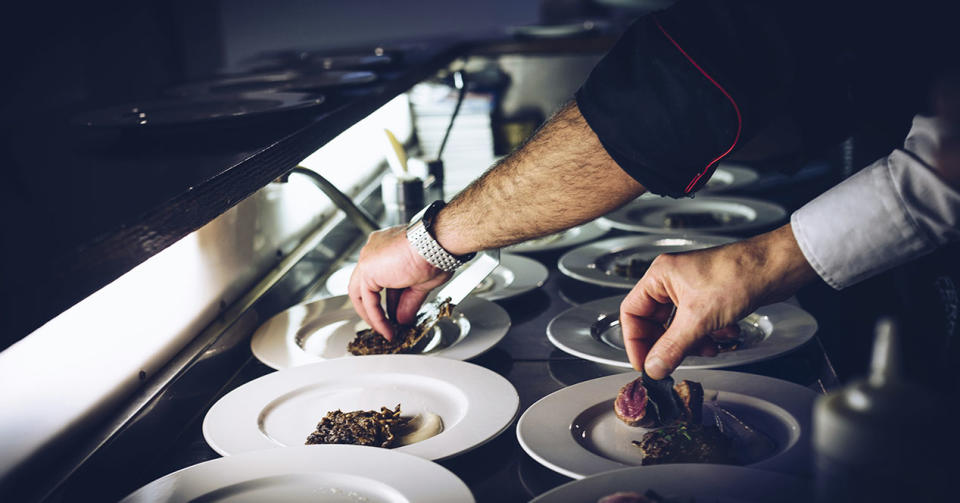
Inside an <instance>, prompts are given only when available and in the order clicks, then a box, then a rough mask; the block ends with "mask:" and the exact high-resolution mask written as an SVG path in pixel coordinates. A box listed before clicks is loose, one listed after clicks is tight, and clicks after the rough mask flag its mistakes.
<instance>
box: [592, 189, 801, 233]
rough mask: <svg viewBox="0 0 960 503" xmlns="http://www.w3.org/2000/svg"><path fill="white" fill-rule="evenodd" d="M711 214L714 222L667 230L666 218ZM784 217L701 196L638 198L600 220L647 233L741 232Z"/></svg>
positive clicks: (749, 204)
mask: <svg viewBox="0 0 960 503" xmlns="http://www.w3.org/2000/svg"><path fill="white" fill-rule="evenodd" d="M704 215H706V216H710V215H714V216H717V217H718V218H720V219H729V220H722V221H721V220H716V221H713V222H705V223H694V224H689V225H686V226H684V227H668V226H667V223H666V220H667V219H668V218H696V217H702V216H704ZM786 217H787V210H785V209H784V208H783V207H782V206H780V205H778V204H774V203H770V202H767V201H761V200H759V199H750V198H746V197H720V196H700V197H695V198H693V199H670V198H667V197H658V198H638V199H635V200H633V201H631V202H630V203H628V204H627V205H626V206H623V207H622V208H620V209H618V210H615V211H613V212H611V213H608V214H607V215H606V216H605V217H603V218H601V219H600V220H602V221H603V222H604V223H605V224H607V225H609V226H610V227H613V228H615V229H622V230H625V231H631V232H646V233H650V234H694V233H715V234H728V233H741V232H747V231H752V230H757V229H764V228H768V227H772V226H773V225H774V224H777V223H779V222H781V221H783V220H784V219H785V218H786Z"/></svg>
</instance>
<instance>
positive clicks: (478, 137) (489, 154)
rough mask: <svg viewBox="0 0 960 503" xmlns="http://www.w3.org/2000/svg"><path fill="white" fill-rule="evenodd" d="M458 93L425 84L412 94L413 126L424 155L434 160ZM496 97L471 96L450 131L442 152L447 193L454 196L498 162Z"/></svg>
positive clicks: (485, 95)
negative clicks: (494, 120)
mask: <svg viewBox="0 0 960 503" xmlns="http://www.w3.org/2000/svg"><path fill="white" fill-rule="evenodd" d="M458 92H459V91H457V90H456V89H453V88H451V87H449V86H445V85H442V84H433V83H422V84H418V85H416V86H414V88H413V89H412V90H411V91H410V105H411V107H412V108H413V117H414V119H413V120H414V126H415V128H416V131H417V137H418V138H419V140H420V145H421V146H422V147H423V150H424V155H425V156H426V157H428V158H431V159H432V158H434V157H436V155H437V152H438V151H439V150H440V143H441V142H442V141H443V135H444V133H445V132H446V130H447V126H449V125H450V117H451V116H452V115H453V109H454V107H455V106H456V103H457V94H458ZM492 107H493V97H492V95H489V94H478V93H468V94H467V95H466V97H465V98H464V100H463V104H462V105H461V107H460V112H459V114H458V115H457V119H456V121H455V122H454V124H453V129H452V130H451V131H450V138H449V139H448V140H447V146H446V147H445V150H444V152H443V161H444V165H445V167H446V172H445V173H444V177H445V179H444V194H445V195H447V197H450V196H453V195H454V194H456V193H457V192H459V191H460V190H462V189H463V188H464V187H466V186H467V185H469V183H470V182H472V181H473V180H474V179H476V178H477V177H479V176H480V175H481V174H483V172H484V171H485V170H486V169H487V168H489V167H490V165H492V164H493V163H494V161H496V158H495V157H494V154H493V129H492V128H491V126H490V111H491V109H492Z"/></svg>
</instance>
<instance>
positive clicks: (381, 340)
mask: <svg viewBox="0 0 960 503" xmlns="http://www.w3.org/2000/svg"><path fill="white" fill-rule="evenodd" d="M455 307H457V306H455V305H454V304H452V303H451V302H450V299H449V298H448V299H446V300H444V301H443V302H441V303H440V305H439V307H438V313H437V316H436V317H430V318H429V319H427V320H424V321H423V322H421V323H420V324H417V325H409V326H403V325H399V324H397V323H396V322H393V333H394V336H393V339H392V340H387V338H386V337H384V336H383V335H381V334H379V333H378V332H377V331H376V330H374V329H372V328H365V329H363V330H361V331H359V332H357V336H356V337H355V338H354V339H353V340H352V341H350V343H349V344H347V351H349V352H350V354H352V355H355V356H365V355H393V354H397V353H414V352H417V350H420V349H422V348H421V347H420V346H419V344H420V342H421V341H424V340H425V339H426V337H427V335H428V334H429V333H430V332H431V331H433V329H434V328H435V327H436V326H437V323H439V321H440V320H441V319H449V318H450V317H452V316H453V310H454V308H455ZM391 321H392V320H391Z"/></svg>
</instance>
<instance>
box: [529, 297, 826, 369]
mask: <svg viewBox="0 0 960 503" xmlns="http://www.w3.org/2000/svg"><path fill="white" fill-rule="evenodd" d="M622 301H623V296H622V295H618V296H614V297H606V298H603V299H599V300H595V301H592V302H587V303H585V304H581V305H579V306H576V307H573V308H570V309H568V310H566V311H564V312H562V313H560V314H559V315H557V317H555V318H554V319H552V320H550V323H549V324H547V338H548V339H550V342H552V343H553V345H554V346H556V347H557V348H558V349H560V350H561V351H564V352H566V353H569V354H572V355H574V356H578V357H580V358H583V359H585V360H590V361H594V362H597V363H603V364H606V365H613V366H616V367H624V368H630V361H629V360H628V359H627V353H626V351H625V350H624V346H623V334H622V332H621V331H620V322H619V314H620V303H621V302H622ZM740 329H741V333H742V334H743V335H744V337H746V340H748V341H751V342H748V343H747V344H746V345H745V346H744V347H740V348H737V349H734V350H732V351H726V352H724V353H720V354H718V355H717V356H693V355H691V356H687V357H686V358H684V359H683V362H682V363H681V364H680V368H682V369H711V368H723V367H734V366H737V365H746V364H748V363H756V362H760V361H764V360H769V359H771V358H776V357H778V356H781V355H784V354H786V353H789V352H790V351H793V350H794V349H797V348H799V347H800V346H802V345H803V344H804V343H806V342H807V341H808V340H810V338H811V337H813V334H815V333H816V332H817V320H816V319H814V317H813V316H811V315H810V313H808V312H806V311H804V310H803V309H801V308H799V307H797V306H795V305H793V304H790V303H787V302H778V303H776V304H770V305H768V306H763V307H761V308H759V309H757V310H756V311H754V312H753V313H751V314H750V315H749V316H747V317H746V318H744V319H743V320H741V321H740Z"/></svg>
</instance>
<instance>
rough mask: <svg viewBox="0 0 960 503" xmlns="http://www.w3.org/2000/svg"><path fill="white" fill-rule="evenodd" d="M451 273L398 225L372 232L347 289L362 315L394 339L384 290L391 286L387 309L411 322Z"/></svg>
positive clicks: (375, 327) (378, 330)
mask: <svg viewBox="0 0 960 503" xmlns="http://www.w3.org/2000/svg"><path fill="white" fill-rule="evenodd" d="M450 276H451V273H448V272H444V271H443V270H441V269H438V268H436V267H434V266H433V265H431V264H430V263H429V262H427V261H426V260H425V259H424V258H423V257H421V256H420V254H419V253H417V251H416V250H415V249H414V248H413V247H412V246H411V245H410V242H409V241H407V235H406V228H405V227H404V226H397V227H391V228H389V229H384V230H381V231H377V232H374V233H373V234H370V237H369V238H368V239H367V244H366V245H364V247H363V249H361V250H360V261H359V262H358V263H357V267H356V268H355V269H354V270H353V275H351V276H350V286H349V287H348V289H347V291H348V292H349V294H350V301H351V302H353V308H354V309H356V311H357V313H358V314H359V315H360V317H361V318H363V320H364V321H366V322H367V323H368V324H370V326H371V327H373V329H374V330H376V331H377V332H378V333H379V334H381V335H383V336H384V337H386V338H387V339H388V340H392V339H393V328H392V326H391V324H390V323H389V322H387V317H386V316H385V315H384V312H383V308H382V307H381V306H380V291H381V290H383V289H385V288H386V289H387V311H388V312H395V313H396V319H395V320H394V321H396V322H398V323H400V324H410V323H413V321H414V318H415V317H416V314H417V310H418V309H419V308H420V305H421V304H423V301H424V299H426V297H427V294H429V293H430V291H431V290H433V289H434V288H436V287H438V286H440V285H441V284H443V282H445V281H446V280H448V279H450Z"/></svg>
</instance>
